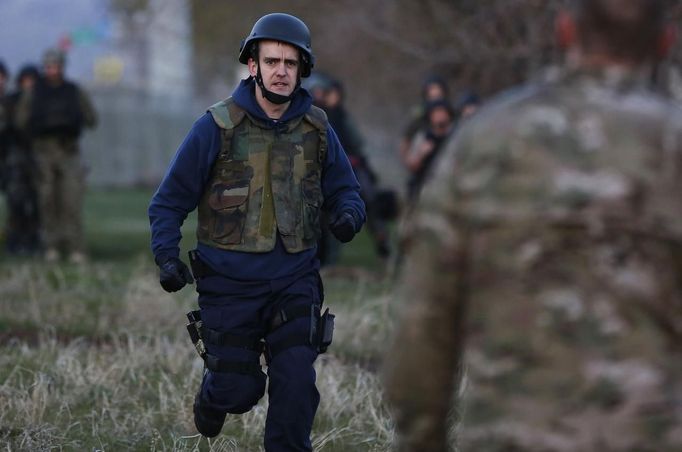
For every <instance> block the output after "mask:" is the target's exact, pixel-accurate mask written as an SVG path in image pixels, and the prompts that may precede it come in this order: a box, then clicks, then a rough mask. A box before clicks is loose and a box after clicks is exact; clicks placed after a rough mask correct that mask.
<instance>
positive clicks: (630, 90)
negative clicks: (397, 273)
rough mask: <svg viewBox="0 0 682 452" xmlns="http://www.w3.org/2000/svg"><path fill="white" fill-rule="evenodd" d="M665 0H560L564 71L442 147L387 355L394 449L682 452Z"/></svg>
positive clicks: (680, 209) (678, 205) (678, 178)
mask: <svg viewBox="0 0 682 452" xmlns="http://www.w3.org/2000/svg"><path fill="white" fill-rule="evenodd" d="M665 5H666V3H665V1H664V0H574V1H572V2H569V3H568V4H567V7H569V8H568V9H566V10H565V11H563V12H562V13H561V14H560V15H559V17H558V20H557V31H558V37H559V42H560V43H561V44H562V46H563V47H564V48H565V49H566V60H565V64H564V66H563V68H562V69H561V70H560V71H559V72H558V73H557V72H556V71H554V72H550V73H548V74H547V76H546V77H545V78H544V79H542V80H541V81H536V82H533V83H531V84H529V85H528V86H526V87H524V88H521V89H518V90H516V91H514V92H511V93H508V94H506V95H504V96H501V97H498V98H497V99H496V100H495V101H493V102H491V103H490V104H489V105H488V106H487V107H486V108H485V109H482V110H481V111H480V112H478V113H477V114H476V115H475V116H474V117H473V118H471V120H470V121H467V122H466V123H465V124H464V125H463V127H462V128H461V130H459V131H458V132H457V134H456V135H455V136H454V139H453V140H452V141H451V142H449V143H448V144H447V146H446V148H445V152H444V155H443V156H442V159H441V160H440V162H439V163H440V164H439V166H438V168H437V171H436V174H435V177H434V178H433V179H432V180H431V181H430V182H429V183H427V185H426V186H425V187H424V190H423V192H422V196H421V199H420V204H419V206H418V209H417V211H416V212H415V215H414V216H413V219H412V222H411V228H410V229H409V231H408V232H407V233H406V240H407V242H408V251H407V255H406V262H405V267H404V288H405V297H406V299H407V300H408V304H407V305H406V307H405V311H404V314H403V317H402V321H401V324H400V326H399V328H398V329H397V332H396V336H395V340H394V343H393V346H392V348H391V350H390V351H389V353H387V358H386V361H385V369H384V371H385V383H386V388H385V389H386V392H385V394H386V397H387V400H388V401H389V402H390V405H391V406H392V408H393V412H394V416H395V422H396V428H397V443H398V446H397V450H400V451H420V452H427V451H438V452H441V451H446V450H448V449H449V446H452V447H453V448H457V450H465V451H466V450H472V451H479V450H481V451H483V450H485V451H502V450H504V451H507V450H524V451H543V452H558V451H562V452H567V451H607V450H608V451H651V452H654V451H656V452H673V451H680V450H682V286H681V283H680V281H682V202H681V200H682V112H681V111H680V108H679V105H677V104H676V103H674V102H673V101H671V100H669V99H666V98H664V97H662V96H661V95H659V94H658V93H656V92H655V91H654V90H653V88H652V86H651V79H652V78H651V75H652V69H653V66H654V64H655V63H656V62H657V61H658V60H659V59H661V58H662V57H663V56H664V55H665V54H666V53H667V50H668V48H669V47H670V45H671V43H672V41H673V36H674V33H673V32H672V31H671V29H670V28H669V27H667V26H666V24H665V16H666V8H665ZM453 397H454V406H453V404H452V402H453V399H452V398H453ZM450 414H452V416H453V418H454V420H455V421H456V427H455V428H454V429H453V430H452V431H451V432H450V433H451V434H452V436H451V439H452V442H449V441H448V433H449V432H448V430H449V422H448V420H449V419H451V418H450Z"/></svg>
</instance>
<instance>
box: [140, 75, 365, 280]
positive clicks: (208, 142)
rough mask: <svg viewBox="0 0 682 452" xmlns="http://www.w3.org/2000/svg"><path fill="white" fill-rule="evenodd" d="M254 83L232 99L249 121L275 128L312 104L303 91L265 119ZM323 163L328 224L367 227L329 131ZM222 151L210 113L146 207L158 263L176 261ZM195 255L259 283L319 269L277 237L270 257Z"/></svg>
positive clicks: (310, 254)
mask: <svg viewBox="0 0 682 452" xmlns="http://www.w3.org/2000/svg"><path fill="white" fill-rule="evenodd" d="M254 88H255V83H254V81H253V79H252V78H249V79H246V80H242V82H241V83H240V85H239V86H238V87H237V89H236V90H235V91H234V93H232V97H233V99H234V101H235V103H236V104H237V105H239V106H240V107H242V108H243V109H245V110H246V111H248V112H249V113H250V114H251V115H253V116H255V117H257V118H259V119H262V120H264V121H267V122H268V123H269V124H270V125H271V126H272V127H273V128H275V127H277V125H278V124H281V123H283V122H286V121H289V120H291V119H293V118H298V117H300V116H302V115H303V114H305V113H306V112H307V111H308V109H309V108H310V106H311V104H312V99H311V97H310V95H309V94H308V92H307V91H305V90H303V89H301V90H299V91H298V94H297V95H296V96H295V97H294V99H293V100H292V101H291V104H290V105H289V108H288V109H287V110H286V112H285V113H284V115H283V116H282V118H281V119H279V120H277V121H275V120H272V119H269V118H268V117H267V115H266V114H265V112H264V111H263V110H262V109H261V108H260V106H259V105H258V103H257V102H256V97H255V91H254ZM327 142H328V152H327V161H326V162H325V165H324V168H323V170H322V193H323V195H324V198H325V202H324V206H323V207H324V209H325V210H327V211H328V212H329V213H330V215H331V218H335V217H336V216H337V215H340V214H341V213H342V212H349V213H351V214H352V215H353V217H354V218H355V219H356V221H357V225H358V229H359V227H360V225H362V223H364V221H365V205H364V203H363V202H362V199H360V194H359V190H360V186H359V184H358V181H357V180H356V179H355V175H354V174H353V170H352V169H351V166H350V163H349V162H348V159H347V158H346V154H345V153H344V151H343V148H342V147H341V144H339V140H338V138H337V136H336V133H335V132H334V130H332V128H331V126H330V127H329V128H328V129H327ZM219 151H220V128H219V127H218V125H217V124H216V123H215V121H214V120H213V117H212V116H211V114H210V113H206V114H204V115H203V116H202V117H201V118H199V119H198V120H197V121H196V122H195V123H194V126H193V127H192V129H191V130H190V132H189V134H188V135H187V137H185V140H184V141H183V143H182V144H181V145H180V148H179V149H178V151H177V153H176V154H175V157H174V158H173V160H172V162H171V164H170V167H169V168H168V172H167V173H166V175H165V176H164V178H163V180H162V181H161V185H160V186H159V189H158V190H157V191H156V193H155V194H154V197H153V198H152V200H151V203H150V205H149V222H150V225H151V233H152V252H153V253H154V256H155V258H156V261H157V262H159V261H161V260H163V259H165V258H166V257H178V255H179V253H180V248H179V246H178V244H179V243H180V239H181V238H182V235H181V233H180V226H181V225H182V223H183V221H184V220H185V218H187V215H188V214H189V213H190V212H192V211H193V210H194V209H195V208H196V207H197V205H198V204H199V201H200V200H201V195H202V194H203V192H204V188H205V186H206V184H207V182H208V180H209V177H210V173H211V168H212V166H213V163H214V161H215V159H216V157H217V156H218V153H219ZM197 249H198V251H199V255H200V256H201V258H202V260H203V261H204V262H206V263H207V264H208V265H209V266H211V268H213V269H214V270H216V271H218V272H220V273H221V274H223V275H225V276H227V277H229V278H232V279H238V280H247V281H259V280H271V279H278V278H282V277H286V276H290V275H293V274H296V273H299V272H302V271H305V270H307V269H314V268H317V267H318V266H319V262H318V261H317V258H316V257H315V254H316V250H315V249H314V248H313V249H309V250H306V251H303V252H300V253H295V254H290V253H288V252H287V251H286V250H285V249H284V245H283V244H282V241H281V239H280V238H279V234H278V235H277V243H276V245H275V248H274V249H273V250H272V251H270V252H269V253H244V252H238V251H226V250H221V249H219V248H214V247H211V246H208V245H205V244H202V243H199V244H198V246H197Z"/></svg>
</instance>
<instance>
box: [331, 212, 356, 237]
mask: <svg viewBox="0 0 682 452" xmlns="http://www.w3.org/2000/svg"><path fill="white" fill-rule="evenodd" d="M329 229H331V231H332V234H334V237H336V238H337V239H339V241H340V242H343V243H348V242H350V241H351V240H353V237H354V236H355V232H356V224H355V217H354V216H353V215H351V214H350V213H349V212H343V213H342V214H341V215H339V216H338V217H336V219H335V220H334V221H333V222H332V223H331V224H330V225H329Z"/></svg>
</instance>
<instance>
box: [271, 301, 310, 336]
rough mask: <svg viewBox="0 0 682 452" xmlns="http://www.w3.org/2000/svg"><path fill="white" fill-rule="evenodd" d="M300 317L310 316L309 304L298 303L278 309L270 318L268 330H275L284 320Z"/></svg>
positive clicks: (288, 320)
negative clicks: (297, 304)
mask: <svg viewBox="0 0 682 452" xmlns="http://www.w3.org/2000/svg"><path fill="white" fill-rule="evenodd" d="M302 317H310V305H299V306H293V307H290V308H284V309H280V310H279V311H277V312H276V313H275V315H274V316H273V317H272V319H271V320H270V329H269V331H268V332H272V331H274V330H276V329H277V328H279V327H280V326H282V325H283V324H285V323H286V322H290V321H292V320H295V319H300V318H302Z"/></svg>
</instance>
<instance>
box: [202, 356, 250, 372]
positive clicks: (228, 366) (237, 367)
mask: <svg viewBox="0 0 682 452" xmlns="http://www.w3.org/2000/svg"><path fill="white" fill-rule="evenodd" d="M204 362H205V363H206V368H208V370H210V371H212V372H219V373H227V372H231V373H237V374H243V375H254V374H255V375H258V374H259V373H260V372H262V370H261V367H260V362H258V361H228V360H226V359H220V358H218V357H217V356H214V355H211V354H206V358H204Z"/></svg>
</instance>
